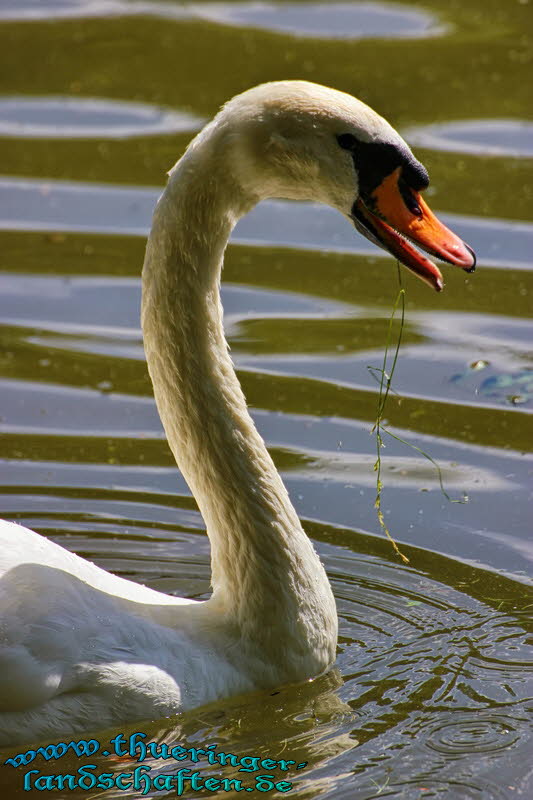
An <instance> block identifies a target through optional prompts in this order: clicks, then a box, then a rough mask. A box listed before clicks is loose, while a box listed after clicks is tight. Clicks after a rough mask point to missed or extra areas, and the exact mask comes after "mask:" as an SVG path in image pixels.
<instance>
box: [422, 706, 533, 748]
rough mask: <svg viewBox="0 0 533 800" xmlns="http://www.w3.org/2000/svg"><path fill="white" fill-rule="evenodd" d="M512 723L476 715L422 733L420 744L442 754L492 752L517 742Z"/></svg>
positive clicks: (502, 718) (516, 734) (506, 719)
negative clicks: (422, 738) (422, 743)
mask: <svg viewBox="0 0 533 800" xmlns="http://www.w3.org/2000/svg"><path fill="white" fill-rule="evenodd" d="M515 724H516V723H515V721H514V720H511V719H509V718H505V717H498V716H493V715H487V714H485V713H484V712H478V713H476V714H475V715H472V716H465V717H464V718H463V719H457V720H453V721H451V720H450V721H448V722H442V723H440V724H437V725H435V726H434V727H433V728H432V729H430V730H426V731H425V736H424V744H425V745H426V747H430V748H431V749H432V750H436V751H437V752H439V753H444V754H445V755H460V754H464V753H493V752H497V751H498V750H504V749H505V748H507V747H511V746H512V745H513V744H514V743H515V742H517V741H518V739H519V737H520V732H519V731H517V730H516V728H515Z"/></svg>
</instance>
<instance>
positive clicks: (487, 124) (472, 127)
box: [403, 119, 533, 158]
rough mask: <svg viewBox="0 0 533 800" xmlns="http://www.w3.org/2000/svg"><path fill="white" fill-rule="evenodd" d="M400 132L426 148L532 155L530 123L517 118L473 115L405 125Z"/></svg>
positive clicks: (532, 125)
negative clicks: (414, 125) (455, 119)
mask: <svg viewBox="0 0 533 800" xmlns="http://www.w3.org/2000/svg"><path fill="white" fill-rule="evenodd" d="M403 135H404V136H405V138H406V139H407V141H408V142H410V143H411V144H412V145H418V146H419V147H425V148H427V149H428V150H444V151H449V152H453V153H472V154H473V155H481V156H514V157H522V158H532V157H533V123H532V122H526V121H525V120H518V119H474V120H461V121H458V122H444V123H441V124H438V125H427V126H425V127H418V128H409V129H408V130H406V131H404V132H403Z"/></svg>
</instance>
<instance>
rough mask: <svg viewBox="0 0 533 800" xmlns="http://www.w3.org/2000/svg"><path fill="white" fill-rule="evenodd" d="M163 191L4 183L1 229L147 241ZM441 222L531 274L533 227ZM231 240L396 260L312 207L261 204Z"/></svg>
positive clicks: (494, 259) (450, 218) (477, 220)
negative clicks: (125, 236) (119, 236)
mask: <svg viewBox="0 0 533 800" xmlns="http://www.w3.org/2000/svg"><path fill="white" fill-rule="evenodd" d="M160 194H161V189H148V188H140V187H130V188H123V187H120V188H119V187H118V186H99V185H98V184H83V183H78V182H73V183H66V182H65V183H63V182H60V181H35V180H21V179H17V178H0V229H4V230H26V229H27V228H31V229H33V230H47V231H57V230H64V231H87V232H89V231H90V232H95V233H129V234H135V235H140V236H146V235H147V234H148V231H149V229H150V219H151V216H152V211H153V208H154V206H155V204H156V202H157V199H158V197H159V195H160ZM439 218H441V219H442V220H443V222H445V223H446V224H447V225H449V226H450V227H451V228H452V229H453V230H454V231H456V232H457V233H458V234H459V235H460V236H462V237H463V238H464V239H465V241H467V242H468V243H469V244H470V245H471V247H472V248H473V249H474V250H475V252H476V255H477V259H478V263H479V264H481V265H482V266H483V267H504V268H505V267H509V268H512V269H523V270H527V271H531V269H532V265H531V252H532V250H533V225H532V224H529V223H527V222H514V221H507V220H504V219H486V218H483V217H476V216H474V215H473V214H472V215H469V216H462V215H459V214H442V213H439ZM231 240H232V242H236V243H242V244H250V245H256V246H257V247H264V246H270V247H276V246H284V247H290V248H298V249H300V250H301V249H305V250H327V251H330V252H331V251H336V252H340V253H354V254H361V255H362V254H364V255H370V256H372V258H379V259H382V258H388V259H389V260H390V256H388V254H387V253H385V251H383V250H381V249H380V248H378V247H376V246H375V245H373V244H372V243H370V242H369V241H368V240H367V239H365V238H364V237H363V236H361V235H360V234H359V233H357V231H356V230H354V227H353V225H352V223H351V222H349V221H347V220H345V219H344V218H343V216H342V215H341V214H339V212H338V211H334V210H333V209H332V208H328V207H327V206H323V205H314V204H311V203H296V202H289V201H283V200H268V201H265V202H262V203H260V204H259V205H258V206H257V207H256V208H254V209H253V210H252V211H251V212H250V213H249V214H247V215H246V216H245V217H243V218H242V219H241V220H240V221H239V222H238V224H237V226H236V228H235V231H234V232H233V234H232V237H231ZM452 269H453V268H452Z"/></svg>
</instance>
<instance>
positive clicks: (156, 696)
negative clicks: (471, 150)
mask: <svg viewBox="0 0 533 800" xmlns="http://www.w3.org/2000/svg"><path fill="white" fill-rule="evenodd" d="M343 136H344V139H342V137H343ZM346 136H348V138H346ZM354 141H355V142H356V144H357V147H359V148H360V150H357V148H356V146H355V145H354ZM380 148H381V149H380ZM391 148H392V150H391ZM356 150H357V153H356ZM360 151H361V152H363V155H362V156H361V155H360ZM393 151H394V152H393ZM365 153H366V154H368V159H370V161H368V163H367V161H365ZM394 153H395V154H396V161H395V160H394V158H393V159H392V162H391V161H390V156H391V154H392V155H393V154H394ZM377 154H381V156H383V154H388V155H387V158H389V161H388V162H387V164H386V165H383V164H382V163H381V162H379V158H378V155H377ZM381 156H380V157H381ZM360 158H361V159H362V160H361V162H360V163H359V161H358V159H360ZM368 159H367V160H368ZM372 159H373V162H372ZM398 159H399V161H398ZM369 167H372V169H370V168H369ZM394 170H396V172H394ZM398 170H400V172H401V171H402V170H403V175H404V177H406V176H410V177H409V181H410V182H411V180H412V182H413V184H412V187H411V188H412V195H413V197H414V198H415V201H416V200H418V201H420V202H422V201H421V199H420V197H419V195H418V193H417V189H419V188H421V185H419V186H415V185H414V183H416V182H417V181H418V183H420V184H423V183H424V181H425V177H424V176H425V171H424V170H423V167H422V166H421V165H420V164H418V162H417V161H416V160H415V159H414V157H413V156H412V154H411V153H410V151H409V149H408V148H407V146H406V145H405V143H404V142H403V140H402V139H401V138H400V137H399V136H398V134H397V133H396V132H395V131H394V130H393V129H392V128H391V127H390V126H389V125H388V123H386V122H385V121H384V120H383V119H382V118H381V117H379V116H378V115H377V114H375V112H373V111H372V110H371V109H369V108H368V107H367V106H365V105H363V104H362V103H360V102H359V101H357V100H355V99H354V98H351V97H350V96H348V95H344V94H342V93H340V92H335V91H333V90H331V89H325V88H324V87H319V86H315V85H313V84H308V83H304V82H280V83H275V84H266V85H264V86H261V87H256V88H255V89H252V90H250V91H249V92H246V93H244V94H243V95H240V96H238V97H237V98H234V99H233V100H232V101H230V103H228V104H227V105H226V106H225V107H224V108H223V109H222V111H221V112H220V113H219V115H218V116H217V117H216V118H215V119H214V120H213V122H211V123H210V124H209V125H208V126H207V127H206V128H205V129H204V130H203V131H202V132H201V133H200V134H199V135H198V136H197V137H196V139H195V140H194V141H193V143H192V144H191V145H190V147H189V149H188V150H187V152H186V153H185V155H184V156H183V158H182V159H181V160H180V161H179V162H178V164H177V165H176V166H175V167H174V169H173V170H172V172H171V173H170V179H169V183H168V186H167V188H166V190H165V192H164V194H163V196H162V197H161V199H160V201H159V203H158V206H157V208H156V211H155V214H154V220H153V226H152V231H151V234H150V239H149V242H148V248H147V253H146V259H145V265H144V270H143V310H142V319H143V333H144V341H145V349H146V356H147V361H148V366H149V370H150V374H151V377H152V381H153V384H154V393H155V397H156V401H157V406H158V409H159V413H160V415H161V419H162V421H163V425H164V427H165V431H166V434H167V437H168V441H169V444H170V447H171V449H172V452H173V453H174V455H175V457H176V461H177V463H178V465H179V467H180V469H181V471H182V472H183V474H184V476H185V478H186V480H187V482H188V484H189V486H190V488H191V490H192V492H193V494H194V496H195V498H196V500H197V502H198V506H199V508H200V510H201V512H202V514H203V517H204V519H205V522H206V525H207V532H208V534H209V538H210V542H211V553H212V556H211V557H212V585H213V594H212V597H211V598H210V599H209V600H207V601H205V602H195V601H191V600H184V599H179V598H175V597H170V596H167V595H164V594H161V593H159V592H155V591H153V590H151V589H148V588H146V587H143V586H139V585H138V584H135V583H132V582H131V581H127V580H124V579H122V578H119V577H117V576H115V575H112V574H110V573H108V572H105V571H104V570H102V569H100V568H98V567H96V566H95V565H93V564H91V563H90V562H88V561H85V560H84V559H82V558H79V557H78V556H76V555H74V554H71V553H70V552H68V551H67V550H65V549H63V548H62V547H60V546H59V545H57V544H54V543H52V542H51V541H49V540H47V539H45V538H44V537H42V536H40V535H38V534H36V533H34V532H32V531H29V530H27V529H25V528H22V527H20V526H18V525H14V524H13V523H9V522H4V523H0V744H16V743H19V742H23V741H30V740H32V739H38V738H50V737H55V736H58V735H66V734H69V733H75V732H78V731H82V730H85V729H87V728H90V727H96V726H98V727H100V726H105V725H113V724H118V723H122V722H126V721H133V720H138V719H144V718H149V717H154V716H156V717H160V716H163V715H169V714H173V713H175V712H178V711H181V710H185V709H189V708H192V707H194V706H198V705H202V704H204V703H206V702H210V701H212V700H215V699H217V698H220V697H223V696H228V695H232V694H237V693H240V692H244V691H248V690H251V689H254V688H266V687H272V686H276V685H279V684H282V683H286V682H290V681H299V680H303V679H306V678H310V677H313V676H315V675H317V674H319V673H321V672H323V671H324V670H326V669H327V668H328V667H329V666H330V665H331V664H332V662H333V660H334V658H335V647H336V640H337V616H336V610H335V603H334V599H333V595H332V592H331V588H330V585H329V582H328V579H327V576H326V574H325V571H324V569H323V567H322V565H321V563H320V561H319V559H318V557H317V555H316V553H315V551H314V549H313V547H312V545H311V542H310V541H309V539H308V538H307V536H306V534H305V533H304V531H303V529H302V527H301V525H300V522H299V520H298V517H297V515H296V512H295V511H294V508H293V506H292V504H291V502H290V499H289V497H288V495H287V492H286V489H285V487H284V485H283V483H282V481H281V479H280V477H279V475H278V473H277V471H276V469H275V467H274V465H273V463H272V460H271V458H270V456H269V454H268V452H267V450H266V447H265V445H264V443H263V440H262V439H261V437H260V436H259V434H258V433H257V431H256V429H255V427H254V424H253V422H252V420H251V418H250V416H249V414H248V411H247V409H246V403H245V399H244V396H243V394H242V391H241V388H240V385H239V383H238V380H237V378H236V375H235V372H234V369H233V366H232V363H231V360H230V358H229V355H228V352H227V345H226V342H225V339H224V332H223V327H222V307H221V305H220V299H219V282H220V271H221V268H222V259H223V253H224V249H225V246H226V243H227V240H228V237H229V235H230V232H231V230H232V228H233V226H234V225H235V223H236V221H237V219H238V218H239V217H240V216H242V215H243V214H245V213H246V212H247V211H248V210H249V209H250V208H252V206H254V205H255V204H256V203H257V202H258V201H259V200H261V199H263V198H265V197H273V196H274V197H288V198H293V199H313V200H320V201H322V202H325V203H328V204H329V205H332V206H334V207H336V208H338V209H339V210H340V211H342V212H343V213H344V214H346V215H347V216H350V217H351V218H352V219H353V220H354V222H355V224H356V225H357V226H358V227H359V228H360V229H363V232H364V233H365V234H366V235H368V236H369V237H370V238H372V239H373V240H375V241H377V242H378V243H379V242H381V243H382V244H385V246H386V247H387V248H388V249H390V250H391V251H393V252H396V254H398V251H401V255H400V258H401V260H403V261H404V263H406V264H407V265H408V266H410V267H411V268H412V269H415V270H416V271H418V272H419V274H422V277H424V278H425V279H426V280H428V282H430V283H432V285H434V286H435V287H436V288H442V287H441V282H440V279H439V277H438V276H439V275H440V273H438V270H436V267H434V266H433V265H431V264H430V262H428V261H427V259H424V258H423V257H422V256H420V255H419V254H418V253H416V251H414V252H415V253H416V256H417V258H415V257H414V256H413V255H412V253H411V250H413V248H411V247H410V245H409V246H408V245H407V243H404V244H402V243H400V244H398V242H397V241H396V240H397V239H399V237H398V235H397V234H395V233H394V231H393V230H392V228H390V227H389V226H387V225H386V224H385V222H383V220H382V219H380V218H379V217H378V216H376V217H375V218H374V217H373V213H372V208H374V209H377V212H378V214H380V215H381V207H380V203H381V202H382V199H383V198H382V196H381V194H379V193H380V192H381V191H382V190H383V192H385V194H387V193H389V195H390V193H391V191H392V190H391V189H390V186H388V184H387V181H389V178H390V176H391V174H397V173H398ZM375 174H377V178H375ZM398 174H400V173H398ZM398 174H397V175H396V177H397V180H398ZM373 175H374V178H372V176H373ZM413 176H414V177H413ZM398 185H400V184H398ZM409 185H411V183H409ZM374 190H375V191H374ZM409 191H411V189H410V190H409ZM401 193H402V197H404V198H405V194H404V189H403V188H402V189H401ZM367 195H368V197H367ZM398 196H399V195H398ZM365 198H366V199H367V200H368V202H367V203H366V204H365V203H363V201H364V200H365ZM369 198H370V199H369ZM370 200H371V201H370ZM384 202H385V205H387V203H389V206H390V203H391V200H390V197H388V199H387V197H385V200H384ZM402 202H403V201H402ZM406 202H407V201H406ZM361 204H363V205H361ZM425 209H426V207H425V206H424V207H423V209H422V210H423V212H424V214H425V213H426V211H425ZM419 210H420V209H419ZM387 213H388V212H387ZM391 213H392V212H391ZM399 213H400V212H399ZM401 213H403V215H404V216H405V208H404V209H403V211H402V212H401ZM428 213H429V212H428ZM393 216H394V215H393ZM400 216H401V214H400ZM415 217H416V219H415ZM398 219H400V218H399V217H398ZM432 219H434V218H432ZM365 220H366V222H365ZM369 220H370V222H369ZM413 220H414V222H413ZM416 220H419V221H420V220H422V221H423V217H422V211H420V216H418V215H416V214H415V216H414V217H413V219H409V220H407V222H408V223H409V224H407V222H406V221H405V220H403V222H402V219H400V221H399V222H398V220H397V219H393V225H394V226H395V227H398V228H400V227H401V225H402V224H403V225H404V227H407V228H408V233H409V236H410V237H411V238H414V239H416V240H417V241H418V242H420V243H422V244H423V245H424V246H425V247H426V248H427V246H428V245H427V241H426V240H425V239H424V235H425V234H424V231H422V230H418V229H417V228H416V224H417V223H416ZM432 224H433V223H432ZM420 226H422V222H420ZM365 228H366V229H365ZM439 231H440V232H442V231H445V233H446V235H448V234H449V237H448V240H447V242H446V243H445V244H443V243H442V242H438V243H436V244H435V243H434V242H433V243H432V248H430V249H433V251H435V252H438V253H440V254H441V255H442V254H443V253H445V254H446V257H447V258H448V260H451V261H455V263H458V264H459V265H461V266H464V267H465V268H471V267H472V266H473V259H472V258H471V257H470V256H469V254H468V252H467V250H465V249H464V246H463V245H462V243H460V240H457V239H456V238H453V234H451V233H450V232H447V231H446V229H444V228H441V229H439ZM439 235H440V233H439ZM443 235H444V234H443ZM450 237H452V238H450ZM426 239H427V236H426ZM403 241H404V240H402V242H403ZM458 242H459V244H458ZM433 245H434V246H433ZM461 247H462V248H463V249H462V250H461ZM446 248H447V249H446ZM402 256H403V257H402ZM428 264H429V265H430V266H427V265H428Z"/></svg>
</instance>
